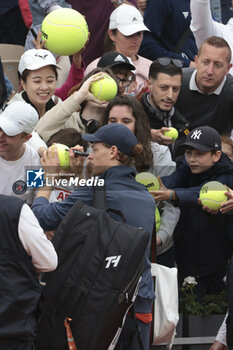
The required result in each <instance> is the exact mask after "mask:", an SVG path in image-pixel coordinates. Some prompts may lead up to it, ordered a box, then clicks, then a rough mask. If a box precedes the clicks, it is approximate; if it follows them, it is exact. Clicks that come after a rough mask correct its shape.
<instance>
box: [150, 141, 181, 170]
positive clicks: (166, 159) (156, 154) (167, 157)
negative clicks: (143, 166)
mask: <svg viewBox="0 0 233 350" xmlns="http://www.w3.org/2000/svg"><path fill="white" fill-rule="evenodd" d="M151 150H152V153H153V169H152V171H153V174H154V175H155V176H168V175H171V174H172V173H174V171H175V170H176V163H175V162H174V161H173V160H172V158H171V152H170V150H169V148H168V147H167V146H164V145H159V144H158V143H156V142H151Z"/></svg>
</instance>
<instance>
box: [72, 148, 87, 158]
mask: <svg viewBox="0 0 233 350" xmlns="http://www.w3.org/2000/svg"><path fill="white" fill-rule="evenodd" d="M72 151H73V152H74V156H75V157H78V156H84V157H88V156H89V153H88V152H81V151H78V150H77V149H72Z"/></svg>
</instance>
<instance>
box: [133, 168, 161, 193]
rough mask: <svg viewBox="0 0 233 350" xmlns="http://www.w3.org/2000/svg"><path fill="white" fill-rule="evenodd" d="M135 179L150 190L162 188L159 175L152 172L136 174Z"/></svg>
mask: <svg viewBox="0 0 233 350" xmlns="http://www.w3.org/2000/svg"><path fill="white" fill-rule="evenodd" d="M135 179H136V180H137V181H138V182H140V183H141V184H143V185H144V186H146V188H147V189H148V191H149V192H150V191H157V190H159V188H160V184H159V180H158V179H157V177H156V176H155V175H153V174H151V173H147V172H142V173H138V174H137V175H136V176H135Z"/></svg>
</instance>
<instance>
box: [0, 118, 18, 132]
mask: <svg viewBox="0 0 233 350" xmlns="http://www.w3.org/2000/svg"><path fill="white" fill-rule="evenodd" d="M0 128H1V129H2V130H3V131H4V133H5V134H6V135H7V136H16V135H18V134H20V133H21V132H23V131H22V130H20V129H19V128H18V127H17V126H16V125H15V124H14V123H13V122H12V121H11V120H10V119H8V118H7V117H1V115H0Z"/></svg>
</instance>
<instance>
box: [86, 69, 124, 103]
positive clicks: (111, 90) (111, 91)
mask: <svg viewBox="0 0 233 350" xmlns="http://www.w3.org/2000/svg"><path fill="white" fill-rule="evenodd" d="M117 90H118V88H117V83H116V82H115V80H114V79H113V78H111V77H110V76H109V75H105V76H104V78H102V79H100V80H97V81H94V82H93V83H91V86H90V92H91V93H92V94H93V95H94V96H95V97H96V98H98V100H100V101H111V100H112V99H113V98H114V97H115V96H116V94H117Z"/></svg>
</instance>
